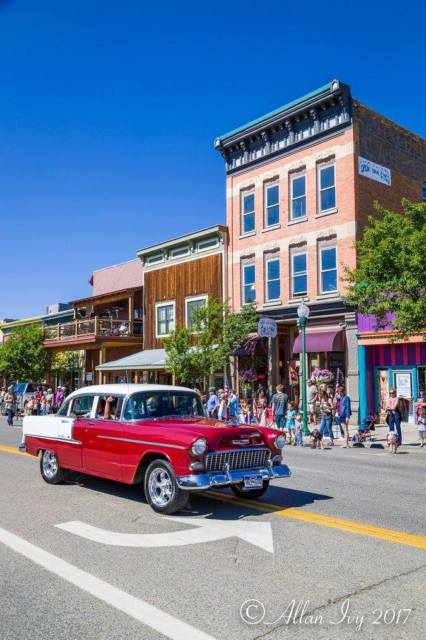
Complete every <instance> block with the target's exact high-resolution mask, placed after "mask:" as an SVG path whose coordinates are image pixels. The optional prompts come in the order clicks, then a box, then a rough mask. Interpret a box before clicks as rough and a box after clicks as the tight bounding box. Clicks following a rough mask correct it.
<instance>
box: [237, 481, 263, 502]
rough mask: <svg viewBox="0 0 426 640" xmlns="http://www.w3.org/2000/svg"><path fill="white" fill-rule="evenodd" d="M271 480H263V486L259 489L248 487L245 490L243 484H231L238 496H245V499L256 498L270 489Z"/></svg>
mask: <svg viewBox="0 0 426 640" xmlns="http://www.w3.org/2000/svg"><path fill="white" fill-rule="evenodd" d="M268 487H269V480H264V481H263V487H262V488H259V489H247V490H246V491H244V489H243V484H242V483H241V484H231V489H232V491H233V492H234V493H235V495H236V496H238V498H244V499H245V500H255V499H256V498H260V496H263V494H264V493H266V491H267V490H268Z"/></svg>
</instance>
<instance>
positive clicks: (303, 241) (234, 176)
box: [215, 80, 425, 410]
mask: <svg viewBox="0 0 426 640" xmlns="http://www.w3.org/2000/svg"><path fill="white" fill-rule="evenodd" d="M419 141H420V139H419V138H417V137H416V136H414V135H413V134H412V133H410V132H408V131H406V130H404V129H402V128H401V127H399V126H397V125H395V124H394V123H392V122H390V121H389V120H387V119H385V118H383V117H382V116H380V115H378V114H376V113H375V112H373V111H371V110H370V109H368V108H367V107H365V106H364V105H362V104H360V103H359V102H357V101H355V100H354V99H353V98H352V96H351V91H350V88H349V87H348V86H347V85H345V84H343V83H341V82H339V81H338V80H333V81H332V82H330V83H329V84H327V85H325V86H323V87H321V88H320V89H318V90H316V91H312V92H311V93H309V94H308V95H306V96H304V97H302V98H300V99H299V100H295V101H293V102H291V103H289V104H287V105H284V106H283V107H281V108H279V109H276V110H275V111H273V112H271V113H268V114H266V115H265V116H262V117H260V118H258V119H256V120H253V121H252V122H249V123H247V124H245V125H243V126H241V127H238V128H237V129H234V130H233V131H230V132H229V133H227V134H225V135H223V136H220V137H218V138H217V139H216V141H215V147H216V148H217V149H218V150H219V151H220V153H221V155H222V156H223V158H224V160H225V167H226V202H227V206H226V210H227V224H228V227H229V254H228V256H229V257H228V263H229V271H228V289H229V295H230V300H231V304H232V306H233V308H234V309H236V310H237V309H239V308H240V307H241V306H242V305H243V304H245V303H250V302H255V303H256V305H257V309H258V311H259V313H260V314H261V315H265V316H269V317H272V318H275V319H276V320H277V322H278V327H279V333H278V338H277V339H276V340H275V341H274V342H275V344H274V345H273V353H272V354H270V357H271V356H272V377H273V383H274V384H275V383H276V382H278V381H279V380H280V381H282V382H283V383H284V384H285V385H286V386H287V387H288V385H289V382H290V378H289V376H290V372H291V371H292V372H294V371H295V370H297V368H300V355H299V352H300V347H301V341H300V337H299V335H298V333H299V332H298V327H297V307H298V305H299V304H300V302H301V300H305V301H306V302H307V304H308V306H309V308H310V318H309V321H308V328H307V350H308V369H309V372H311V371H312V370H313V369H314V368H315V367H321V368H328V369H331V370H332V371H333V373H334V375H335V377H336V378H337V379H341V380H343V379H344V380H346V383H347V386H348V389H349V393H350V395H351V397H352V400H353V404H354V408H355V410H357V408H358V358H357V324H356V316H355V313H354V311H353V310H352V309H349V308H348V307H347V305H346V302H345V299H344V294H345V289H344V284H343V283H342V280H341V277H342V275H343V273H344V266H345V265H348V266H350V267H353V266H354V265H355V262H356V252H355V248H354V241H355V239H356V238H357V237H359V234H360V233H361V231H362V228H363V224H364V223H365V220H366V218H367V216H368V215H369V214H370V213H371V212H372V206H373V201H374V200H376V199H377V200H379V201H380V202H381V203H382V204H384V205H385V206H392V207H394V208H398V207H399V206H400V201H401V198H402V197H403V196H405V197H408V198H411V199H413V200H419V199H420V198H421V191H422V185H423V181H424V179H425V175H424V174H422V171H423V170H424V166H419V167H416V163H415V158H416V157H417V158H418V157H419V154H418V148H419V144H420V142H419ZM260 362H261V360H260ZM270 362H271V360H270ZM240 366H245V365H244V363H242V364H240ZM257 366H259V365H257ZM260 366H261V365H260ZM259 373H262V372H259ZM264 373H265V372H263V374H264Z"/></svg>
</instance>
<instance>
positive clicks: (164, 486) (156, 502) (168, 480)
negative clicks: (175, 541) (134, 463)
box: [144, 460, 189, 515]
mask: <svg viewBox="0 0 426 640" xmlns="http://www.w3.org/2000/svg"><path fill="white" fill-rule="evenodd" d="M144 491H145V497H146V499H147V501H148V504H149V505H150V507H152V509H154V511H156V512H157V513H162V514H164V515H170V514H172V513H176V512H177V511H181V510H182V509H184V507H186V505H187V503H188V499H189V495H188V492H187V491H182V489H179V487H178V484H177V482H176V476H175V472H174V471H173V467H172V466H171V464H169V463H168V462H166V460H153V462H151V464H150V465H149V466H148V468H147V470H146V473H145V478H144Z"/></svg>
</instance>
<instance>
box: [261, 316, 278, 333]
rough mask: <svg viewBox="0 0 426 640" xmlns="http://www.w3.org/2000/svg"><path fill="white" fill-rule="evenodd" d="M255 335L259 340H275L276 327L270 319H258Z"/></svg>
mask: <svg viewBox="0 0 426 640" xmlns="http://www.w3.org/2000/svg"><path fill="white" fill-rule="evenodd" d="M257 333H258V334H259V335H260V337H261V338H276V337H277V333H278V327H277V323H276V321H275V320H273V319H272V318H260V320H259V322H258V324H257Z"/></svg>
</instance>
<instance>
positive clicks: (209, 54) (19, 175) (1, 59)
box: [0, 0, 426, 318]
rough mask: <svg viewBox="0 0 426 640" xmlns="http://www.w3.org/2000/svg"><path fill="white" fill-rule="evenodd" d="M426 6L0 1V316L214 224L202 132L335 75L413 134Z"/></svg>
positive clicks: (213, 192)
mask: <svg viewBox="0 0 426 640" xmlns="http://www.w3.org/2000/svg"><path fill="white" fill-rule="evenodd" d="M425 7H426V5H425V2H424V0H422V1H420V0H418V1H410V0H408V2H404V3H402V2H395V1H391V2H387V3H383V2H368V3H366V2H363V3H360V2H352V1H348V0H344V1H343V0H339V1H334V0H332V1H330V0H329V1H328V2H326V3H324V2H318V0H314V1H311V0H303V1H302V2H285V1H284V0H281V1H280V0H263V2H260V0H258V1H257V2H255V1H253V0H244V1H242V0H241V1H237V0H235V1H233V0H227V1H226V2H224V1H222V0H215V1H214V2H200V1H198V2H190V1H185V0H182V1H180V2H177V1H175V2H171V1H163V2H147V1H145V0H119V1H117V0H114V1H112V0H72V2H71V1H67V2H65V1H60V2H58V1H57V0H37V1H34V0H0V83H1V85H0V86H1V91H0V217H1V227H0V228H1V236H0V237H1V251H0V264H1V275H2V277H1V283H2V286H1V298H0V318H3V317H25V316H30V315H36V314H38V313H41V312H42V311H43V309H44V307H45V305H46V304H49V303H53V302H57V301H68V300H72V299H73V298H78V297H82V296H84V295H87V294H89V293H90V287H89V285H88V279H89V277H90V274H91V272H92V270H94V269H97V268H100V267H103V266H107V265H109V264H114V263H117V262H121V261H124V260H128V259H131V258H133V257H135V252H136V250H137V249H139V248H141V247H143V246H145V245H149V244H153V243H155V242H157V241H160V240H164V239H166V238H169V237H173V236H175V235H179V234H182V233H185V232H188V231H191V230H193V229H196V228H199V227H203V226H208V225H211V224H215V223H223V222H224V220H225V208H224V207H225V183H224V167H223V161H222V158H221V156H220V155H219V154H218V153H217V152H216V151H215V150H214V148H213V139H214V137H215V136H216V135H218V134H221V133H224V132H226V131H228V130H230V129H232V128H234V127H236V126H238V125H240V124H243V123H244V122H246V121H248V120H251V119H253V118H255V117H257V116H259V115H262V113H266V112H268V111H270V110H272V109H274V108H276V107H278V106H280V105H281V104H284V103H285V102H288V101H289V100H292V99H294V98H297V97H299V96H301V95H303V94H304V93H306V92H308V91H310V90H312V89H314V88H316V87H318V86H321V85H322V84H324V83H326V82H328V81H330V80H331V79H333V78H339V79H340V80H343V81H344V82H347V83H348V84H350V85H351V87H352V91H353V94H354V95H355V96H356V97H357V98H358V99H360V100H362V101H364V102H365V103H367V104H369V105H370V106H371V107H372V108H374V109H376V110H378V111H380V112H382V113H384V114H386V115H387V116H389V117H390V118H392V119H394V120H396V121H397V122H399V123H400V124H402V125H404V126H406V127H408V128H410V129H412V130H413V131H415V132H417V133H419V134H421V135H423V136H425V134H426V131H425V120H424V119H425V104H426V82H425V49H424V26H425V24H426V8H425Z"/></svg>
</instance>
